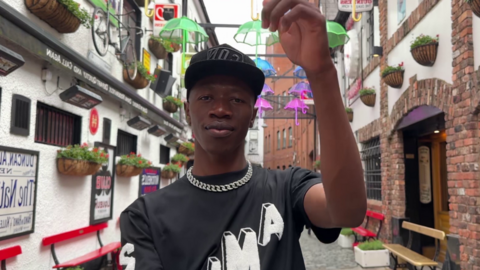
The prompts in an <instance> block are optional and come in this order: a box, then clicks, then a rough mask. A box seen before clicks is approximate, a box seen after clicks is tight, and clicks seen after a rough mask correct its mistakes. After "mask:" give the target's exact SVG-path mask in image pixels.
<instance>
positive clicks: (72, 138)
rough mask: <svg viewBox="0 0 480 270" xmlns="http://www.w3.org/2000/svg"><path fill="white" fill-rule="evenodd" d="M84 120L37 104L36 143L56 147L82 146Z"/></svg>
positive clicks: (45, 105) (39, 103)
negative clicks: (81, 135) (81, 136)
mask: <svg viewBox="0 0 480 270" xmlns="http://www.w3.org/2000/svg"><path fill="white" fill-rule="evenodd" d="M81 128H82V118H81V117H80V116H78V115H75V114H71V113H69V112H66V111H63V110H60V109H57V108H54V107H52V106H49V105H47V104H44V103H41V102H37V116H36V120H35V142H36V143H44V144H49V145H55V146H63V147H65V146H68V145H74V144H80V139H81V138H80V134H81V133H82V130H81Z"/></svg>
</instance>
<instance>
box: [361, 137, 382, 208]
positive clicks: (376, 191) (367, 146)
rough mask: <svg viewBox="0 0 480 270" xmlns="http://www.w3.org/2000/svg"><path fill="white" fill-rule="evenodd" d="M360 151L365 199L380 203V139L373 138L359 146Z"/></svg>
mask: <svg viewBox="0 0 480 270" xmlns="http://www.w3.org/2000/svg"><path fill="white" fill-rule="evenodd" d="M361 147H362V150H361V151H360V154H361V158H362V163H363V166H364V170H363V171H364V180H365V188H366V191H367V199H370V200H376V201H382V165H381V158H382V153H381V149H380V137H375V138H372V139H370V140H369V141H366V142H364V143H362V144H361Z"/></svg>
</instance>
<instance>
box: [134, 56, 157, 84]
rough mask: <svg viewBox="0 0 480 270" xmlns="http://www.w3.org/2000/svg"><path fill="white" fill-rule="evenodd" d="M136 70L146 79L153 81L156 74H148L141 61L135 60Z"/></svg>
mask: <svg viewBox="0 0 480 270" xmlns="http://www.w3.org/2000/svg"><path fill="white" fill-rule="evenodd" d="M137 71H138V72H139V73H140V74H141V75H142V76H143V77H144V78H145V79H147V80H149V81H151V82H154V81H155V79H156V78H157V75H152V74H150V71H148V70H147V68H146V67H145V66H144V65H143V63H142V62H140V61H137Z"/></svg>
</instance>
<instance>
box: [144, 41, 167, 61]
mask: <svg viewBox="0 0 480 270" xmlns="http://www.w3.org/2000/svg"><path fill="white" fill-rule="evenodd" d="M148 49H149V50H150V51H151V52H152V53H153V55H154V56H155V57H156V58H157V59H165V58H167V56H168V51H167V50H166V49H165V47H164V46H163V44H162V43H161V39H159V38H156V37H153V36H152V37H150V39H149V40H148Z"/></svg>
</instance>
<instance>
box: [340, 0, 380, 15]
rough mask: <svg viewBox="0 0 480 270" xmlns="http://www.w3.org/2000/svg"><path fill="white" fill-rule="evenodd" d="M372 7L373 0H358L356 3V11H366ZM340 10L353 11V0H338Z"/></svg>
mask: <svg viewBox="0 0 480 270" xmlns="http://www.w3.org/2000/svg"><path fill="white" fill-rule="evenodd" d="M372 8H373V0H357V1H356V3H355V12H366V11H370V10H372ZM338 10H340V11H344V12H353V0H338Z"/></svg>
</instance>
